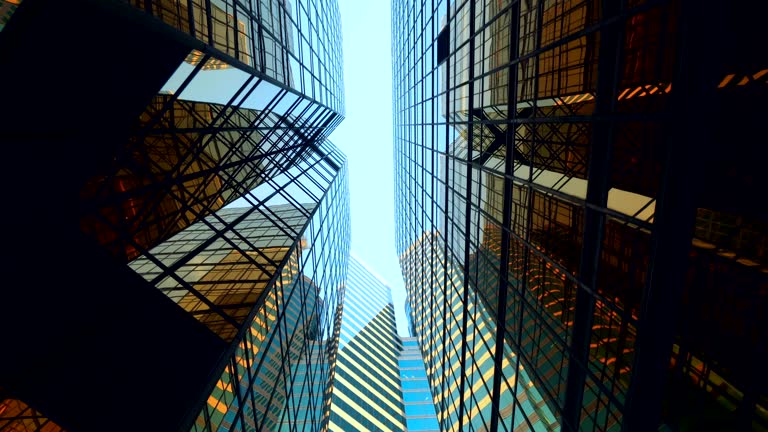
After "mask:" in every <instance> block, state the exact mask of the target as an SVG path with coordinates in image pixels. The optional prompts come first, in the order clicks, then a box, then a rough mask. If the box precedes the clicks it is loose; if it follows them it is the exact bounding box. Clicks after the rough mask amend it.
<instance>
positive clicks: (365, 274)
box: [329, 255, 406, 432]
mask: <svg viewBox="0 0 768 432" xmlns="http://www.w3.org/2000/svg"><path fill="white" fill-rule="evenodd" d="M400 350H401V343H400V338H399V337H398V335H397V326H396V324H395V310H394V306H393V304H392V293H391V289H390V287H389V286H388V285H387V284H386V283H385V282H383V281H382V280H381V278H380V277H379V276H377V275H376V274H375V273H374V272H373V271H371V270H370V269H369V268H368V267H367V266H366V265H365V264H364V263H363V262H361V261H360V260H358V259H357V258H356V257H355V256H354V255H352V256H351V257H350V259H349V270H348V273H347V284H346V287H345V289H344V312H343V314H342V319H341V331H340V336H339V350H338V355H337V360H336V370H335V377H334V384H333V402H332V405H331V420H330V427H329V430H330V431H334V432H347V431H382V432H384V431H390V432H397V431H405V430H406V429H405V418H404V416H403V401H402V399H401V390H400V372H399V368H398V356H399V354H400Z"/></svg>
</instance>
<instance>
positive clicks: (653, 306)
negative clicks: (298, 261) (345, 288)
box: [392, 0, 768, 431]
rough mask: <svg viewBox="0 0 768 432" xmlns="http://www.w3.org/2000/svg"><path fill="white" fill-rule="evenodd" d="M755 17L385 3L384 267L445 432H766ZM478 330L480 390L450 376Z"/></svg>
mask: <svg viewBox="0 0 768 432" xmlns="http://www.w3.org/2000/svg"><path fill="white" fill-rule="evenodd" d="M757 9H758V8H756V10H752V9H751V8H738V7H735V6H734V7H730V6H723V5H714V4H713V5H702V4H697V3H696V2H686V1H677V0H670V1H654V2H651V1H629V2H601V1H593V0H567V1H553V2H550V1H519V2H514V1H495V0H494V1H489V0H478V1H472V0H469V1H467V0H465V1H448V0H442V1H440V0H437V1H432V2H410V1H394V2H393V4H392V45H393V56H394V57H393V102H394V107H393V117H394V122H395V125H394V139H395V143H394V159H395V164H396V167H395V179H396V181H395V191H396V192H395V202H396V208H397V211H396V224H397V227H398V228H397V229H398V232H397V241H398V253H399V254H400V259H401V265H402V268H403V273H404V275H405V276H406V288H407V290H408V292H409V296H410V302H411V314H412V316H413V321H414V327H415V328H416V333H417V335H418V337H419V342H420V345H421V347H422V350H423V351H424V352H425V362H426V364H427V372H428V375H429V374H434V379H433V380H432V381H431V383H432V384H433V391H435V392H436V393H437V396H436V403H437V404H438V419H439V420H440V421H441V426H442V427H443V429H444V430H451V429H453V430H467V428H470V429H469V430H478V429H483V430H486V429H488V430H494V431H495V430H516V429H517V428H518V427H523V426H521V425H523V424H524V425H525V426H524V428H528V429H531V430H545V429H559V428H563V429H566V430H620V429H622V428H625V427H626V428H633V427H639V429H638V430H648V428H658V427H659V426H660V425H662V424H664V425H668V426H670V427H674V428H681V429H687V428H692V430H695V429H696V428H697V427H705V426H707V427H708V426H709V425H712V424H717V425H719V426H718V427H723V428H727V427H729V425H738V427H739V428H742V429H748V428H757V429H759V430H763V429H765V428H766V427H768V416H767V415H766V412H767V411H766V406H768V405H766V403H768V399H766V395H767V394H768V392H767V391H766V388H768V386H767V385H766V373H765V371H764V370H762V369H764V368H762V367H760V366H757V364H758V363H762V362H764V361H765V359H766V358H767V357H766V351H765V349H764V347H765V346H766V330H765V329H766V328H768V327H766V325H765V316H766V314H765V313H763V312H761V311H764V310H765V308H766V292H765V289H764V288H765V286H766V285H765V280H766V279H765V275H766V274H767V273H766V272H768V270H767V269H766V266H765V261H764V257H765V242H764V240H765V237H766V234H767V233H768V224H766V222H767V221H768V218H767V217H766V215H765V213H764V211H762V210H760V209H759V207H760V206H759V205H758V204H757V203H756V201H755V200H754V199H753V197H750V194H749V193H747V192H746V190H753V191H758V190H762V189H761V188H762V187H763V184H764V182H762V180H756V179H757V177H756V176H755V175H754V173H755V172H757V170H759V168H758V166H757V165H756V164H755V163H752V162H750V159H751V158H752V157H756V155H757V153H758V152H757V148H758V147H759V146H758V145H757V142H756V141H755V140H757V141H759V142H764V141H765V139H764V136H765V134H764V133H763V132H762V131H761V129H760V127H759V125H760V120H759V117H760V116H761V115H764V113H765V112H766V111H765V105H764V104H763V103H761V102H760V98H761V97H762V95H765V94H766V88H767V86H766V76H767V75H768V57H767V56H765V54H764V53H761V52H759V50H755V49H751V48H749V45H750V43H751V42H749V41H750V40H752V38H753V37H754V34H753V32H752V30H749V28H752V27H751V24H749V25H748V24H747V23H751V22H753V21H754V19H753V18H751V17H752V16H753V14H754V13H756V12H757ZM697 14H705V15H706V16H708V17H709V19H704V20H702V19H701V18H700V17H699V16H698V15H697ZM702 22H715V23H717V26H716V27H715V28H714V29H712V28H704V26H703V25H701V24H700V23H702ZM681 44H684V45H685V46H686V47H689V48H687V49H686V50H685V52H682V51H681V50H680V48H679V47H680V45H681ZM711 46H718V47H722V48H723V49H722V51H721V52H723V53H724V54H723V55H722V56H721V57H722V58H720V59H719V60H718V61H717V62H716V63H717V65H716V66H712V59H711V58H710V57H709V55H711V54H712V50H711V48H708V47H711ZM726 52H727V53H726ZM737 105H738V106H740V107H741V108H743V110H740V112H741V113H748V114H745V115H744V116H743V117H739V118H736V117H733V116H732V115H731V114H729V113H730V112H731V109H732V107H734V106H737ZM704 106H706V107H707V108H706V110H707V111H706V112H707V114H708V115H711V116H720V117H721V118H723V119H725V118H727V119H730V120H729V121H733V123H732V124H738V125H739V126H738V127H729V126H728V124H727V122H725V123H724V122H717V123H716V124H715V123H712V124H711V125H710V124H707V125H703V124H702V123H703V122H706V121H705V120H703V119H701V118H698V117H696V114H694V113H697V112H698V113H700V114H703V111H699V110H703V109H704V108H700V107H704ZM724 142H729V143H734V144H733V145H734V146H736V147H737V148H738V149H739V150H738V151H737V152H736V153H739V154H738V155H736V154H734V153H733V152H725V153H727V154H728V155H727V156H725V155H724V154H723V152H720V151H719V150H717V149H720V148H721V145H722V143H724ZM714 155H719V156H717V157H715V156H714ZM746 155H752V156H751V157H745V156H746ZM756 186H759V187H760V189H754V188H755V187H756ZM683 191H685V192H683ZM705 191H706V192H705ZM673 245H674V247H673ZM659 293H665V294H659ZM478 314H479V315H478ZM443 316H444V317H445V321H446V322H443V321H440V320H441V318H436V317H443ZM478 316H484V317H486V319H485V320H479V319H478V318H477V317H478ZM436 320H438V321H440V322H436ZM449 320H453V322H452V323H450V322H447V321H449ZM478 328H482V329H484V330H483V331H482V332H481V333H483V332H485V333H486V334H487V335H485V336H484V337H483V338H482V339H483V340H484V342H485V343H486V344H487V345H488V348H487V349H488V352H489V355H490V357H491V359H492V361H491V362H489V363H488V365H487V366H485V368H484V369H483V373H485V372H488V376H486V377H483V379H477V378H475V377H474V376H473V375H472V374H471V373H464V374H450V373H448V372H449V371H442V369H441V368H442V366H441V365H440V362H441V359H443V358H445V359H448V358H451V356H454V358H453V362H452V364H461V366H460V367H461V369H462V370H465V371H470V370H472V369H471V367H472V365H477V364H479V363H480V358H479V357H478V356H477V354H478V351H476V350H473V348H472V347H473V345H477V343H478V338H477V333H476V332H477V331H478V330H477V329H478ZM643 331H645V332H646V333H645V338H643V337H642V332H643ZM493 340H495V341H498V342H500V341H503V343H497V344H495V345H494V344H493V342H492V341H493ZM641 346H642V347H643V349H639V347H641ZM639 352H642V353H643V355H639V354H638V353H639ZM739 357H740V358H741V359H740V358H739ZM744 359H748V360H744ZM505 361H510V362H511V364H512V367H511V368H510V370H511V371H512V373H514V372H516V371H520V373H522V372H523V371H525V373H527V374H529V378H530V380H529V379H528V378H526V379H525V382H523V380H522V379H520V377H515V376H514V375H512V374H510V372H507V370H506V368H505V367H504V364H505V363H504V362H505ZM755 362H758V363H755ZM641 371H645V372H641ZM758 382H759V383H760V384H759V385H758V384H757V383H758ZM454 388H456V389H458V390H456V393H455V394H454V396H451V397H449V396H448V393H447V394H446V397H447V399H446V400H445V401H444V402H440V401H439V398H440V396H439V395H440V394H441V393H442V392H444V391H446V392H448V391H452V390H453V389H454ZM529 389H532V390H533V391H535V394H534V395H533V396H532V395H531V394H525V392H526V391H531V390H529ZM483 394H487V395H489V396H490V397H491V400H493V402H494V404H493V407H491V408H489V411H488V415H487V416H483V419H482V421H481V422H480V423H475V419H474V418H473V417H472V413H474V412H475V411H474V407H475V406H482V396H481V395H483ZM536 395H540V397H541V400H542V401H543V404H540V403H539V400H537V399H536V397H537V396H536ZM478 396H480V397H478ZM505 398H511V400H514V405H513V406H511V407H510V410H511V412H509V415H506V416H505V415H504V414H505V411H504V404H503V401H504V400H505ZM525 401H528V402H531V403H532V404H533V406H534V407H537V408H535V409H531V408H529V407H527V406H526V405H525ZM542 410H543V411H542ZM481 411H482V410H481ZM700 412H705V413H706V414H705V415H700V414H697V413H700ZM697 416H698V417H697ZM636 425H641V426H636ZM484 428H485V429H484Z"/></svg>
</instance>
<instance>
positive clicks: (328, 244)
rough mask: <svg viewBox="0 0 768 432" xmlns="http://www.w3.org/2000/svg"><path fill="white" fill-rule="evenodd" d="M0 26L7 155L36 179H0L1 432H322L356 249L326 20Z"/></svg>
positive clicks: (234, 17) (274, 9)
mask: <svg viewBox="0 0 768 432" xmlns="http://www.w3.org/2000/svg"><path fill="white" fill-rule="evenodd" d="M0 13H1V14H2V16H1V18H0V82H1V83H2V89H0V118H2V119H3V120H2V127H0V143H2V144H3V146H4V147H7V148H8V153H7V154H6V155H5V156H6V157H7V158H8V159H7V160H14V161H19V162H20V161H28V162H29V167H30V170H31V171H30V172H29V173H28V174H27V175H25V176H24V180H22V179H21V178H17V179H16V180H13V179H12V178H5V177H4V180H5V181H8V182H13V183H14V184H16V186H15V187H14V188H13V192H10V193H9V195H8V196H7V198H8V199H9V202H14V206H15V207H17V208H18V209H23V213H24V216H23V217H22V216H21V213H19V217H18V218H17V219H18V220H17V222H16V223H15V224H14V228H13V230H9V234H8V236H7V238H6V240H5V244H6V245H7V247H10V248H13V249H14V250H16V252H17V254H16V255H15V258H12V259H11V260H9V261H8V262H7V263H6V264H7V265H8V266H10V267H12V268H14V269H16V271H18V275H19V278H17V279H16V280H17V281H19V284H18V285H17V284H3V285H2V287H0V328H2V329H3V332H4V333H3V334H4V347H6V348H5V349H4V350H3V355H2V356H0V429H9V430H32V431H37V430H40V431H56V430H62V429H64V430H69V431H74V432H76V431H104V430H112V431H122V430H125V431H137V430H196V431H223V430H260V431H267V430H270V431H277V430H280V431H315V430H323V429H327V427H328V424H329V417H330V402H331V384H332V379H333V377H334V366H335V362H336V349H337V347H338V345H339V332H340V329H341V310H342V299H343V290H344V285H345V280H346V271H347V265H348V264H347V260H348V255H349V234H350V231H349V230H350V225H349V202H348V201H349V197H348V187H347V168H346V160H345V157H344V155H343V154H341V153H340V152H339V151H338V150H337V149H336V148H335V147H334V145H333V144H331V143H330V142H329V141H327V137H328V135H329V134H330V133H331V132H332V131H333V129H334V128H335V127H336V126H337V125H338V124H339V123H340V122H341V120H342V119H343V115H344V95H343V80H342V76H341V72H342V59H341V56H342V53H341V22H340V17H339V11H338V7H337V4H336V2H335V1H334V0H295V1H270V0H130V1H120V0H73V1H66V2H61V1H54V0H24V1H17V0H13V1H9V0H2V1H0ZM32 161H34V163H33V162H32ZM20 165H21V164H19V166H20ZM32 166H34V168H32ZM32 171H34V172H35V174H32ZM4 175H10V176H11V177H15V174H14V173H12V172H11V171H9V170H6V171H5V173H4ZM8 184H10V183H8ZM236 201H237V203H235V202H236ZM232 204H234V205H232ZM20 211H21V210H20Z"/></svg>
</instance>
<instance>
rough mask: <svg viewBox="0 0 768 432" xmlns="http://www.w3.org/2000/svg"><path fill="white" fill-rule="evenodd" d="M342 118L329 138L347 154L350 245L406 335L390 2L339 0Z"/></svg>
mask: <svg viewBox="0 0 768 432" xmlns="http://www.w3.org/2000/svg"><path fill="white" fill-rule="evenodd" d="M339 7H340V9H341V20H342V32H343V37H344V85H345V87H346V92H345V96H346V116H345V117H346V119H345V120H344V121H343V122H342V123H341V125H340V126H339V127H338V128H337V129H336V130H335V131H334V132H333V134H332V135H331V137H330V138H331V141H333V143H334V144H336V145H337V146H338V147H339V149H341V150H342V151H343V152H344V153H345V154H346V155H347V158H348V163H349V188H350V194H351V213H352V251H353V252H354V253H355V255H356V256H357V257H358V258H359V259H361V260H362V261H364V262H365V263H366V264H367V265H368V267H370V268H371V269H373V270H374V271H375V272H376V273H378V275H379V276H380V278H382V279H383V280H384V281H386V282H387V284H388V285H389V286H390V287H391V288H392V297H393V299H394V302H395V316H396V318H397V325H398V332H399V333H400V334H401V335H403V336H407V334H408V331H407V322H406V320H405V312H404V311H403V304H404V303H403V302H404V299H405V289H404V287H403V278H402V275H401V273H400V265H399V263H398V261H397V254H396V252H395V228H394V225H395V216H394V183H393V172H394V168H393V164H392V91H391V89H392V51H391V50H390V9H389V8H390V4H389V2H388V1H382V0H339Z"/></svg>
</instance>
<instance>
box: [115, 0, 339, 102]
mask: <svg viewBox="0 0 768 432" xmlns="http://www.w3.org/2000/svg"><path fill="white" fill-rule="evenodd" d="M125 1H127V2H128V3H130V4H132V5H134V6H136V7H137V8H139V9H142V10H144V11H146V12H147V13H149V14H151V15H153V16H156V17H157V18H159V19H161V20H162V21H163V22H165V23H166V24H169V25H171V26H173V27H174V28H176V29H178V30H180V31H182V32H185V33H188V34H189V35H191V36H192V37H194V38H196V39H198V40H200V41H201V42H203V43H205V44H206V45H207V46H209V47H211V48H213V49H215V50H216V51H218V52H220V53H222V54H225V55H226V56H228V59H227V60H226V63H229V64H234V63H239V64H242V65H245V66H247V67H249V68H252V69H253V70H256V71H258V72H259V73H260V74H262V75H265V76H267V77H270V78H272V79H274V80H276V81H278V82H279V83H281V84H283V85H286V86H289V87H291V88H293V89H295V90H297V91H298V92H300V93H302V94H303V95H305V96H306V97H308V98H311V99H313V100H316V101H317V102H319V103H321V104H323V105H326V106H328V107H330V108H331V109H332V110H334V111H336V112H337V113H340V114H343V112H344V81H343V74H342V71H343V70H342V68H343V61H342V52H341V16H340V15H339V9H338V6H337V4H336V1H335V0H292V1H278V0H250V1H249V0H125Z"/></svg>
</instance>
